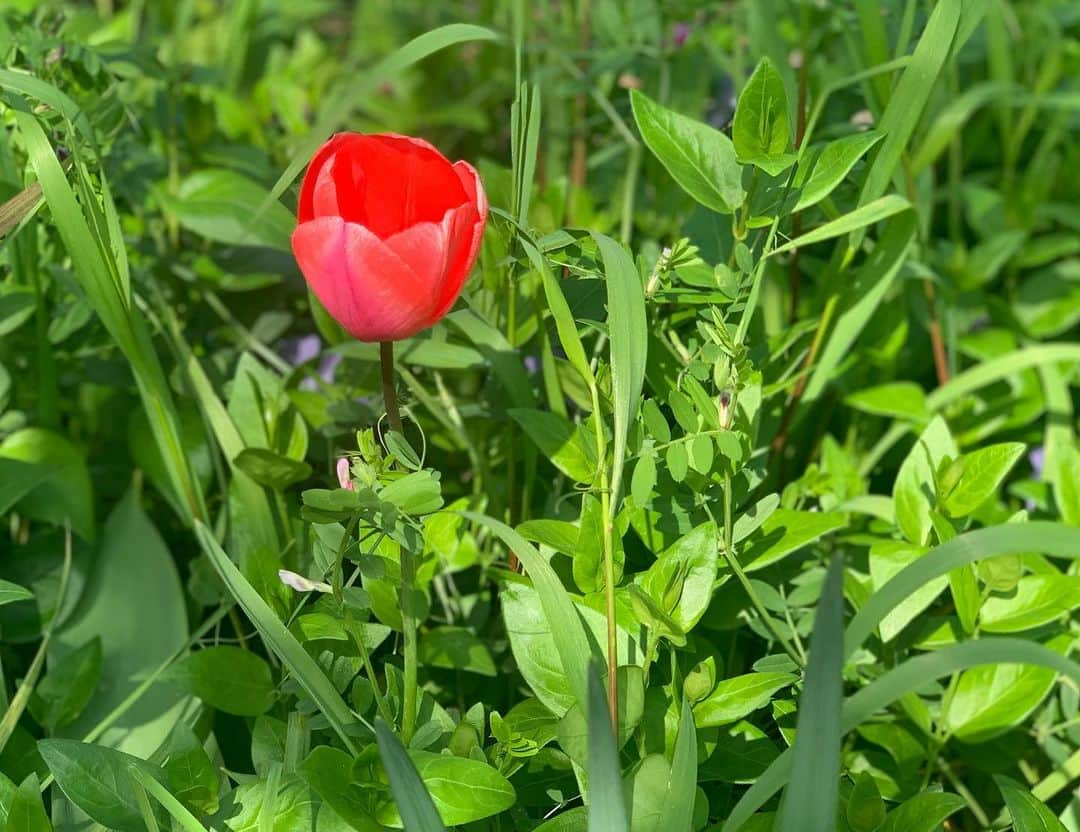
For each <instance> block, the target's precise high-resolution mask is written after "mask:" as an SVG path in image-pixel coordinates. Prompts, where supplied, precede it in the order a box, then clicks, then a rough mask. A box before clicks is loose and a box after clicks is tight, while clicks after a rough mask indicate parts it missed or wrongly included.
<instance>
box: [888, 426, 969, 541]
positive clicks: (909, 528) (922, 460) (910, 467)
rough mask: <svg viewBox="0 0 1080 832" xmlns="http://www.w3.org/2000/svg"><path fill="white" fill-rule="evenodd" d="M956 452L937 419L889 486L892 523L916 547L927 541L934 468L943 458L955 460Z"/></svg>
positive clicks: (957, 450)
mask: <svg viewBox="0 0 1080 832" xmlns="http://www.w3.org/2000/svg"><path fill="white" fill-rule="evenodd" d="M959 453H960V452H959V449H958V448H957V447H956V442H955V441H954V440H953V438H952V434H950V433H949V427H948V425H946V424H945V420H944V419H942V418H941V417H937V418H935V419H934V420H933V421H932V422H930V424H929V425H927V426H926V429H925V430H923V432H922V434H920V436H919V438H918V439H917V440H916V441H915V444H914V445H912V447H911V450H910V451H909V452H908V455H907V457H906V458H905V459H904V462H903V463H902V464H901V465H900V471H899V472H898V473H897V475H896V481H895V483H894V484H893V503H894V504H895V506H896V524H897V525H898V526H899V527H900V530H901V531H902V532H903V533H904V536H905V537H906V538H907V539H908V540H910V541H911V542H912V543H914V544H915V545H917V546H924V545H926V544H927V543H928V542H929V540H930V532H931V530H932V524H931V522H930V511H931V510H932V509H933V508H934V502H935V501H936V499H937V498H936V496H935V495H936V494H937V481H936V476H937V470H938V467H939V466H940V465H941V463H942V461H943V460H945V459H946V458H950V459H956V457H957V456H959Z"/></svg>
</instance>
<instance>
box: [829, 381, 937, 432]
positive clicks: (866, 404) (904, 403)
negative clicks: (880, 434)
mask: <svg viewBox="0 0 1080 832" xmlns="http://www.w3.org/2000/svg"><path fill="white" fill-rule="evenodd" d="M844 403H845V404H846V405H848V406H849V407H853V408H855V409H856V410H861V411H862V412H863V413H872V414H874V415H875V416H890V417H892V418H894V419H905V420H908V421H912V422H925V421H928V420H929V419H930V411H929V410H928V409H927V407H926V394H925V393H924V392H923V389H922V388H921V387H920V386H919V385H917V384H915V383H914V382H911V381H894V382H890V383H888V384H879V385H877V386H876V387H864V388H863V389H861V390H857V391H856V392H854V393H851V394H849V395H847V396H846V397H845V398H844Z"/></svg>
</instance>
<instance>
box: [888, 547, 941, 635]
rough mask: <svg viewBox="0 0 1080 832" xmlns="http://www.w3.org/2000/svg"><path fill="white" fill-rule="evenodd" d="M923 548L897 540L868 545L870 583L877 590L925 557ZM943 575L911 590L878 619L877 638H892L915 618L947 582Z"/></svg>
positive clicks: (932, 600)
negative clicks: (879, 627)
mask: <svg viewBox="0 0 1080 832" xmlns="http://www.w3.org/2000/svg"><path fill="white" fill-rule="evenodd" d="M925 554H926V550H925V549H924V548H923V547H921V546H913V545H912V544H910V543H906V542H904V541H901V540H883V541H880V542H878V543H875V544H874V545H873V546H871V547H870V553H869V566H870V578H871V586H872V587H873V588H874V590H880V589H881V588H882V587H884V586H885V585H886V584H888V583H889V581H891V580H892V579H893V577H895V576H896V575H897V574H898V573H900V572H902V571H903V570H904V568H905V567H907V566H909V565H910V564H911V563H913V562H914V561H917V560H918V559H919V558H921V557H923V556H925ZM948 583H949V581H948V578H947V577H945V576H941V577H937V578H934V580H932V581H927V582H926V583H925V584H923V585H922V586H920V587H919V588H918V589H917V590H916V591H915V592H912V593H911V594H910V595H909V596H908V597H907V598H905V599H904V600H903V602H901V603H900V604H897V605H896V606H895V607H894V608H893V609H891V610H890V611H889V614H888V615H886V616H885V617H884V618H883V619H882V620H881V625H880V626H881V640H882V641H886V642H888V641H892V640H893V639H894V638H896V636H898V635H899V634H900V633H901V632H902V631H903V629H904V628H905V627H907V625H908V624H910V623H911V622H912V621H914V620H915V619H916V618H918V617H919V616H920V615H921V614H922V613H923V612H924V611H925V610H926V608H927V607H929V606H930V605H931V604H932V603H933V602H934V599H936V598H937V597H938V596H939V595H940V594H941V593H942V592H943V591H944V589H945V587H946V586H947V585H948Z"/></svg>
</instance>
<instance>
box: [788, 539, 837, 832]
mask: <svg viewBox="0 0 1080 832" xmlns="http://www.w3.org/2000/svg"><path fill="white" fill-rule="evenodd" d="M843 631H844V562H843V559H842V558H841V557H840V556H839V555H833V558H832V561H831V562H830V563H829V570H828V573H827V575H826V577H825V589H824V591H823V592H822V595H821V601H820V603H819V606H818V609H817V613H816V614H815V617H814V634H813V637H812V640H811V642H810V662H809V664H808V665H807V668H806V688H805V691H804V692H803V695H802V699H801V700H800V702H799V721H798V728H797V731H796V734H795V745H794V746H793V749H792V759H793V764H792V775H791V783H790V785H789V786H788V788H787V791H786V792H785V794H784V805H783V810H782V815H781V826H780V829H781V832H832V830H833V829H835V828H836V804H837V801H838V799H839V782H840V743H841V740H842V739H843V732H842V731H841V729H840V708H841V705H842V703H843V699H844V677H843V670H844V656H843Z"/></svg>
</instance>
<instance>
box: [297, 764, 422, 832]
mask: <svg viewBox="0 0 1080 832" xmlns="http://www.w3.org/2000/svg"><path fill="white" fill-rule="evenodd" d="M401 754H402V755H404V752H403V751H402V752H401ZM406 759H407V758H406ZM296 773H297V774H298V775H300V777H301V779H303V781H304V782H305V783H307V784H308V786H309V787H310V788H311V790H312V791H313V792H315V793H316V794H317V795H318V796H319V797H321V798H322V800H323V802H324V804H325V805H327V806H329V807H330V808H331V809H333V810H334V812H336V813H337V814H338V815H339V816H340V817H341V818H342V820H344V821H345V822H346V823H348V824H349V825H350V826H351V827H352V828H353V829H357V830H362V831H363V832H368V830H370V832H375V830H376V829H378V828H379V827H378V824H377V823H376V821H375V818H373V817H372V816H371V814H370V812H369V809H368V807H369V803H370V795H369V793H368V791H367V789H366V788H365V785H366V784H363V783H358V782H356V781H355V780H354V778H353V758H352V757H350V756H349V755H348V754H346V753H345V752H344V751H342V750H341V749H340V748H334V747H332V746H329V745H319V746H316V747H315V748H313V749H312V750H311V753H310V754H308V756H307V757H306V758H304V760H303V762H301V763H300V765H299V766H298V767H297V771H296ZM413 776H415V774H414V775H413ZM432 812H434V807H432ZM431 828H432V829H433V830H435V829H437V828H438V827H436V826H432V827H431Z"/></svg>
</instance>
